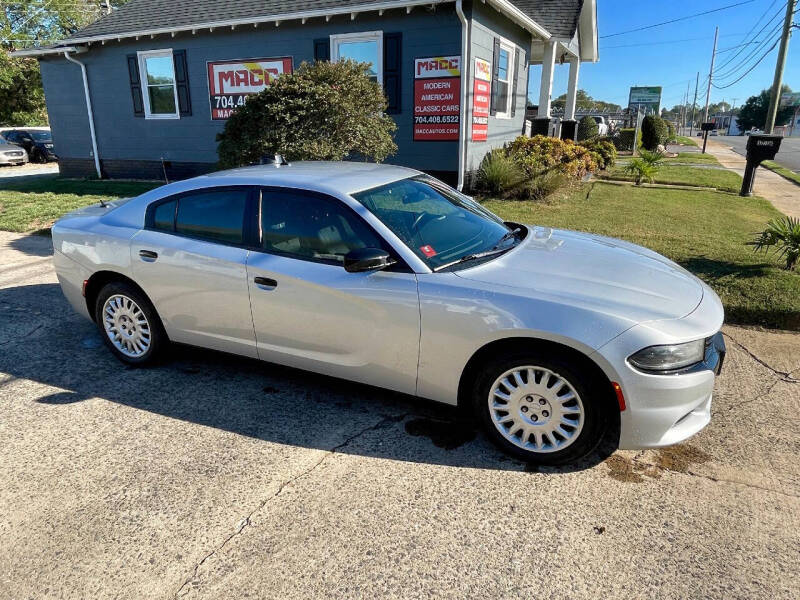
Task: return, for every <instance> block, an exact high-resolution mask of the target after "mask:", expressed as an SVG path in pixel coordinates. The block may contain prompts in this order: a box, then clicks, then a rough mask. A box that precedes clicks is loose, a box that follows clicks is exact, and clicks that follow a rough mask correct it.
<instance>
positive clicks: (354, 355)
mask: <svg viewBox="0 0 800 600" xmlns="http://www.w3.org/2000/svg"><path fill="white" fill-rule="evenodd" d="M259 213H260V217H259V221H260V228H259V229H260V248H261V249H260V250H259V251H255V250H254V251H253V252H251V253H250V256H249V258H248V260H247V275H248V277H247V281H248V285H249V287H250V303H251V307H252V312H253V324H254V326H255V332H256V341H257V344H258V354H259V356H260V357H261V358H262V359H264V360H268V361H271V362H276V363H280V364H285V365H289V366H293V367H298V368H302V369H308V370H312V371H316V372H320V373H324V374H327V375H333V376H336V377H342V378H346V379H350V380H352V381H359V382H363V383H369V384H372V385H378V386H381V387H386V388H390V389H394V390H398V391H401V392H405V393H411V394H413V393H415V392H416V381H417V359H418V354H419V333H420V331H419V326H420V316H419V297H418V293H417V279H416V276H415V274H414V273H413V272H411V270H410V269H409V268H407V267H406V266H405V264H404V263H402V262H401V261H400V262H398V263H397V264H395V265H393V266H392V267H390V268H388V269H386V270H381V271H370V272H363V273H348V272H347V271H345V269H344V266H343V264H344V255H345V254H347V252H349V251H350V250H354V249H356V248H365V247H379V248H384V249H386V250H389V251H390V253H391V252H392V251H391V249H390V248H389V247H388V246H387V245H386V242H384V241H383V240H382V239H381V238H380V237H379V236H378V234H377V233H376V232H375V231H374V230H373V229H372V228H371V227H370V226H369V225H368V224H367V223H366V222H365V221H364V220H363V219H362V218H361V217H360V216H359V215H358V214H356V212H355V211H353V210H352V209H351V208H350V207H349V206H347V205H346V204H345V203H344V202H342V201H341V200H338V199H335V198H332V197H329V196H325V195H322V194H317V193H313V192H307V191H302V190H291V189H285V188H283V189H276V188H264V189H262V192H261V198H260V211H259Z"/></svg>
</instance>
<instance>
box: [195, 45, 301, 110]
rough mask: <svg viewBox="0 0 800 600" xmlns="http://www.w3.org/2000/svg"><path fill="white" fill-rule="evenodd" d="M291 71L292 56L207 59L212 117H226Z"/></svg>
mask: <svg viewBox="0 0 800 600" xmlns="http://www.w3.org/2000/svg"><path fill="white" fill-rule="evenodd" d="M291 72H292V59H291V57H284V58H253V59H246V60H223V61H218V62H209V63H208V93H209V100H210V102H211V119H212V120H215V121H218V120H225V119H227V118H228V117H230V116H231V114H232V113H233V111H234V110H236V109H237V108H239V107H240V106H243V105H244V103H245V101H246V100H247V97H248V96H250V95H252V94H257V93H258V92H260V91H261V90H263V89H264V88H265V87H266V86H268V85H269V84H270V83H271V82H272V81H273V80H274V79H275V78H276V77H279V76H280V75H282V74H283V73H291Z"/></svg>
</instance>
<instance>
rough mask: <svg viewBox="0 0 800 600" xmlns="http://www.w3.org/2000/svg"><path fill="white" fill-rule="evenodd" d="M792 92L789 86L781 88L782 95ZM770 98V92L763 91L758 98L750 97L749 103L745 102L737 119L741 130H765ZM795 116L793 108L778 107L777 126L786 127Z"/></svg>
mask: <svg viewBox="0 0 800 600" xmlns="http://www.w3.org/2000/svg"><path fill="white" fill-rule="evenodd" d="M791 91H792V88H790V87H789V86H788V85H784V86H783V87H782V88H781V93H782V94H785V93H788V92H791ZM769 97H770V90H761V93H760V94H758V95H757V96H750V97H749V98H748V99H747V102H745V103H744V105H742V108H741V109H740V110H739V117H738V119H737V123H738V125H739V129H741V130H743V131H745V130H748V129H752V128H753V127H757V128H758V129H763V127H764V125H765V124H766V122H767V110H768V109H769ZM793 114H794V109H793V108H792V107H791V106H786V107H784V108H780V107H778V116H777V117H776V119H775V124H776V125H785V124H786V123H787V122H788V121H789V119H791V118H792V115H793Z"/></svg>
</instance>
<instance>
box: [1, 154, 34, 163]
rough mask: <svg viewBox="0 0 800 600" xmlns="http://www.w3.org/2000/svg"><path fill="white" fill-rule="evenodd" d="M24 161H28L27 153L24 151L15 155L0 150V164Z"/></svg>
mask: <svg viewBox="0 0 800 600" xmlns="http://www.w3.org/2000/svg"><path fill="white" fill-rule="evenodd" d="M26 162H28V154H27V153H26V152H24V151H23V152H22V153H21V154H19V155H17V156H11V155H10V154H6V153H4V152H0V165H22V164H25V163H26Z"/></svg>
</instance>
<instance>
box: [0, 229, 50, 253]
mask: <svg viewBox="0 0 800 600" xmlns="http://www.w3.org/2000/svg"><path fill="white" fill-rule="evenodd" d="M8 245H9V247H10V248H13V249H14V250H18V251H19V252H22V253H23V254H27V255H28V256H52V255H53V240H52V238H51V237H50V230H49V229H45V230H41V231H37V232H36V235H25V236H20V237H16V238H14V239H12V240H11V242H10V243H9V244H8Z"/></svg>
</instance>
